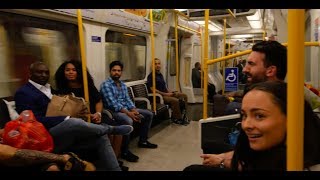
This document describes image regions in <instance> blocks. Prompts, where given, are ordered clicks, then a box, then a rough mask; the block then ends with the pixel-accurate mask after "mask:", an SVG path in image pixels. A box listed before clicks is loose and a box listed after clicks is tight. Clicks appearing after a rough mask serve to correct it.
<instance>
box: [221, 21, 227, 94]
mask: <svg viewBox="0 0 320 180" xmlns="http://www.w3.org/2000/svg"><path fill="white" fill-rule="evenodd" d="M226 27H227V19H226V18H224V19H223V52H222V56H226V36H227V35H226V34H227V31H226ZM225 67H226V61H225V60H224V61H223V62H222V72H223V73H222V77H223V81H222V95H224V84H225V77H224V74H225V73H224V71H225Z"/></svg>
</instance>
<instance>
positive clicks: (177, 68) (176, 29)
mask: <svg viewBox="0 0 320 180" xmlns="http://www.w3.org/2000/svg"><path fill="white" fill-rule="evenodd" d="M174 17H175V21H174V22H175V27H174V35H175V39H176V41H175V42H176V83H177V89H176V90H177V91H180V83H179V57H178V52H179V51H178V48H179V47H178V15H177V14H175V16H174Z"/></svg>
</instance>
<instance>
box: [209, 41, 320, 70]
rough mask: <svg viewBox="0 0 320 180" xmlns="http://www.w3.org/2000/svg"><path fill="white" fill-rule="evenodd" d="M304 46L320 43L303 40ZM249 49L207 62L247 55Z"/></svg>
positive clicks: (319, 44) (286, 44)
mask: <svg viewBox="0 0 320 180" xmlns="http://www.w3.org/2000/svg"><path fill="white" fill-rule="evenodd" d="M282 45H284V46H288V43H282ZM304 46H320V43H319V42H304ZM251 51H252V50H251V49H249V50H245V51H242V52H238V53H235V54H231V55H228V56H224V57H220V58H216V59H210V60H208V61H207V64H208V65H210V64H213V63H216V62H220V61H225V60H228V59H231V58H235V57H239V56H243V55H247V54H249V53H251Z"/></svg>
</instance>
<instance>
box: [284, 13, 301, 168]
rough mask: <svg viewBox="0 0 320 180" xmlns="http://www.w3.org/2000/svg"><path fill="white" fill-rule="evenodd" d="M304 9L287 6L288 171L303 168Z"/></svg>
mask: <svg viewBox="0 0 320 180" xmlns="http://www.w3.org/2000/svg"><path fill="white" fill-rule="evenodd" d="M304 13H305V12H304V10H297V9H292V10H290V9H289V10H288V89H287V92H288V100H287V107H288V116H287V117H288V120H287V131H288V132H287V170H288V171H301V170H303V136H304V134H303V129H304V90H303V82H304V29H305V26H304ZM297 74H299V76H297Z"/></svg>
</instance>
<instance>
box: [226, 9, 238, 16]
mask: <svg viewBox="0 0 320 180" xmlns="http://www.w3.org/2000/svg"><path fill="white" fill-rule="evenodd" d="M227 11H228V13H229V14H230V15H231V16H232V17H234V18H236V16H235V15H234V13H233V12H232V11H231V9H227Z"/></svg>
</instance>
